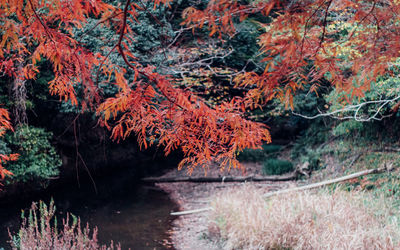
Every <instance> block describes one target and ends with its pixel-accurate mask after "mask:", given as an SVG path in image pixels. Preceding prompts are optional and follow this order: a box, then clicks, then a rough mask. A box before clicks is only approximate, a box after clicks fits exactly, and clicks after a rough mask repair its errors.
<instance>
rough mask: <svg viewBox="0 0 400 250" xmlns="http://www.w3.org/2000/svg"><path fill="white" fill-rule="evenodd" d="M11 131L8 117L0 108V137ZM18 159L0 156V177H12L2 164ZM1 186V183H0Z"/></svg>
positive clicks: (16, 155)
mask: <svg viewBox="0 0 400 250" xmlns="http://www.w3.org/2000/svg"><path fill="white" fill-rule="evenodd" d="M8 129H10V130H12V129H13V128H12V126H11V123H10V116H9V114H8V111H7V110H6V109H3V108H0V136H3V135H4V134H5V133H6V130H8ZM17 159H18V154H10V155H4V154H0V177H1V179H4V177H5V176H6V175H12V173H11V172H10V171H8V170H7V169H5V168H4V167H3V164H4V163H6V162H8V161H15V160H17ZM0 184H1V183H0Z"/></svg>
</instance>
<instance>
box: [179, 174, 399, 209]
mask: <svg viewBox="0 0 400 250" xmlns="http://www.w3.org/2000/svg"><path fill="white" fill-rule="evenodd" d="M391 170H393V168H387V167H382V168H375V169H367V170H363V171H361V172H357V173H354V174H350V175H346V176H342V177H339V178H336V179H332V180H327V181H322V182H318V183H313V184H310V185H306V186H301V187H295V188H289V189H284V190H279V191H275V192H269V193H266V194H264V195H263V197H264V198H268V197H271V196H275V195H280V194H285V193H290V192H295V191H303V190H307V189H313V188H317V187H323V186H326V185H330V184H333V183H338V182H342V181H347V180H351V179H354V178H357V177H360V176H364V175H369V174H379V173H383V172H385V171H391ZM212 209H213V208H212V207H204V208H200V209H195V210H187V211H181V212H173V213H171V215H187V214H194V213H200V212H205V211H209V210H212Z"/></svg>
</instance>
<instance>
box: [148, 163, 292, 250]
mask: <svg viewBox="0 0 400 250" xmlns="http://www.w3.org/2000/svg"><path fill="white" fill-rule="evenodd" d="M243 165H244V167H245V169H246V172H245V173H242V171H241V170H238V169H232V170H231V171H230V172H229V173H227V171H225V172H221V171H220V169H219V168H218V166H213V167H210V169H209V170H207V177H223V176H242V175H244V176H249V175H251V176H260V177H261V176H262V173H261V165H260V164H257V163H244V164H243ZM187 175H188V173H187V172H186V171H185V170H181V171H178V170H177V169H174V170H171V171H169V172H167V173H166V174H164V175H163V176H162V177H185V176H187ZM204 175H205V172H204V170H203V169H201V168H199V169H195V170H194V172H193V173H192V175H191V176H192V177H204ZM156 185H157V186H158V187H160V188H161V189H163V190H164V191H166V192H167V193H168V194H169V195H170V197H171V199H172V200H173V201H174V202H176V203H177V204H178V206H179V210H180V211H184V210H192V209H199V208H204V207H208V206H210V202H211V200H212V198H213V196H214V195H215V194H216V193H219V192H221V191H223V190H225V189H227V188H232V187H238V186H241V185H245V184H244V183H239V182H228V183H191V182H179V183H158V184H156ZM247 185H253V186H255V187H257V188H259V189H261V190H262V192H270V191H276V190H279V189H283V188H288V187H289V186H293V185H295V182H294V181H280V182H257V183H255V182H252V183H247ZM208 216H209V212H201V213H195V214H188V215H182V216H179V217H177V218H176V220H175V221H174V225H173V229H172V231H171V238H172V243H173V245H174V247H175V248H176V249H177V250H181V249H182V250H183V249H185V250H186V249H192V250H203V249H204V250H206V249H207V250H208V249H210V250H214V249H221V246H220V245H219V244H218V242H217V239H218V237H217V236H216V235H213V229H212V228H210V223H209V219H208Z"/></svg>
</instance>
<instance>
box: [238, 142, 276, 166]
mask: <svg viewBox="0 0 400 250" xmlns="http://www.w3.org/2000/svg"><path fill="white" fill-rule="evenodd" d="M281 148H282V147H281V146H280V145H274V144H265V145H263V146H262V149H247V148H246V149H244V150H243V151H242V152H240V153H239V155H238V159H239V161H242V162H261V161H263V160H264V159H265V158H266V157H277V156H278V154H279V151H280V150H281Z"/></svg>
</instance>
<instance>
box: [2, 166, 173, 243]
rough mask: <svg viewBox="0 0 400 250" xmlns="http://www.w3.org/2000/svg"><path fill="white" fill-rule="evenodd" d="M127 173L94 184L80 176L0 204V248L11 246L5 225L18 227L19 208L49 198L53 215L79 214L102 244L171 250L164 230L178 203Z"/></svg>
mask: <svg viewBox="0 0 400 250" xmlns="http://www.w3.org/2000/svg"><path fill="white" fill-rule="evenodd" d="M126 172H129V171H120V173H117V174H113V175H112V176H106V177H102V178H95V179H94V181H95V183H96V188H94V185H93V183H92V182H91V181H90V180H89V179H88V178H87V179H85V178H84V177H81V179H80V180H79V183H78V181H77V180H75V181H74V182H71V183H68V184H64V185H63V186H62V187H57V188H50V189H49V190H47V191H46V192H43V193H42V194H39V195H36V196H35V197H32V198H31V199H29V200H23V201H17V202H14V203H12V204H0V249H1V248H4V249H10V245H9V243H7V241H8V240H9V236H8V230H7V229H8V228H9V229H10V231H11V232H17V231H18V228H19V225H20V221H21V219H20V215H21V209H26V208H29V207H30V204H31V201H38V200H43V201H45V202H47V203H48V202H49V200H50V199H51V198H53V199H54V202H55V205H56V209H57V210H56V214H57V219H61V218H64V217H65V214H66V213H67V212H70V213H72V214H74V215H76V216H79V217H80V218H81V223H82V225H86V223H89V226H90V228H94V227H95V226H97V227H98V239H99V242H100V243H101V244H108V245H109V243H110V241H111V240H113V241H114V243H115V242H119V243H121V247H122V249H128V248H131V249H140V250H141V249H173V247H172V245H171V242H170V237H169V234H168V231H169V230H171V228H172V220H173V218H172V217H171V216H170V215H169V214H170V212H171V211H173V210H176V208H177V205H176V204H175V203H173V202H172V201H171V200H170V199H169V197H168V195H167V194H166V193H164V192H162V191H161V190H158V189H157V188H156V187H153V186H145V185H142V184H140V183H138V181H137V177H136V178H133V177H132V175H131V174H127V173H126ZM129 176H131V177H129ZM96 189H97V193H96Z"/></svg>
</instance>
